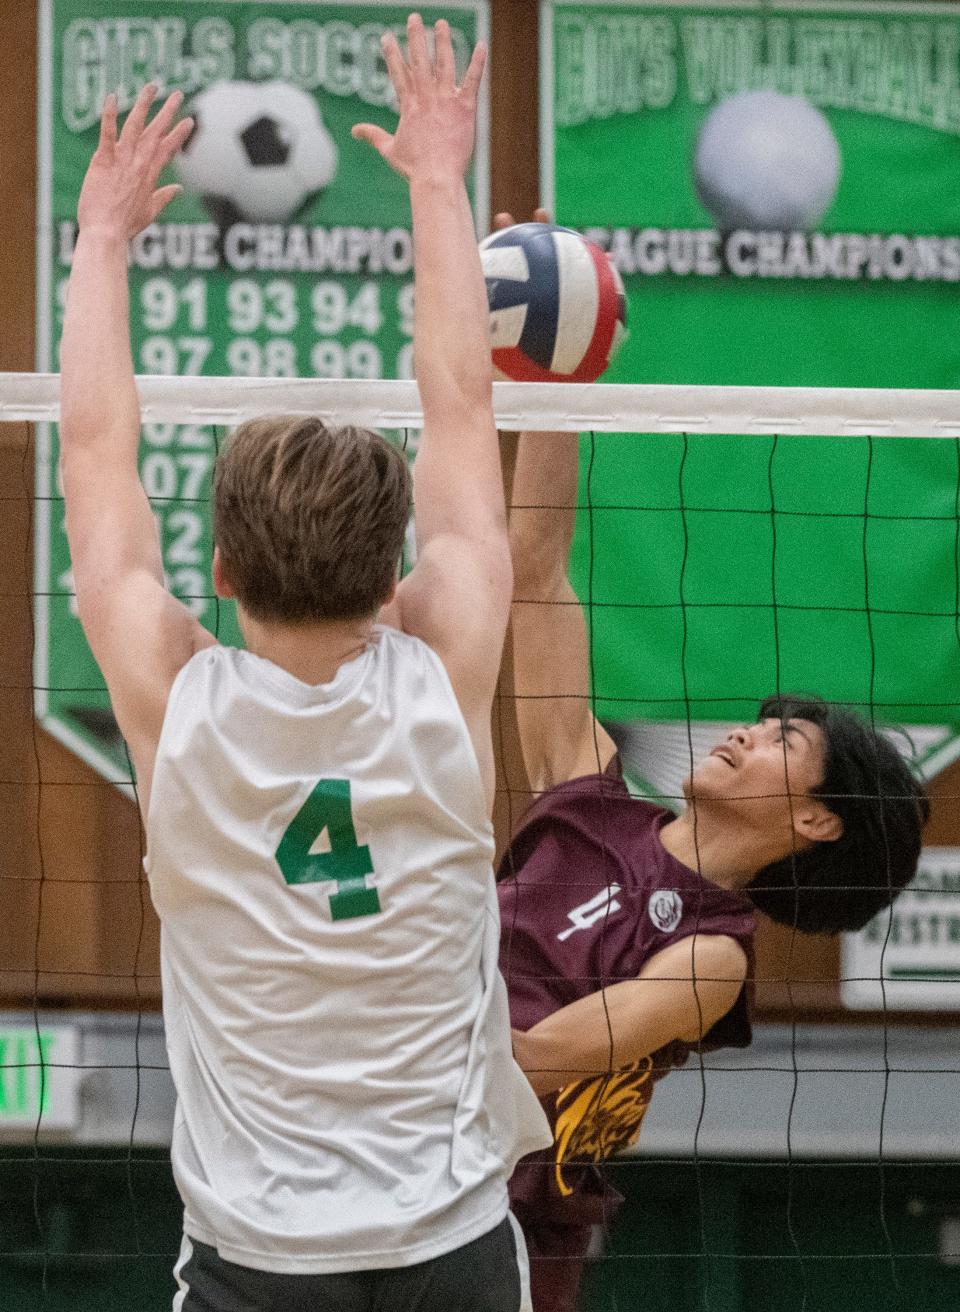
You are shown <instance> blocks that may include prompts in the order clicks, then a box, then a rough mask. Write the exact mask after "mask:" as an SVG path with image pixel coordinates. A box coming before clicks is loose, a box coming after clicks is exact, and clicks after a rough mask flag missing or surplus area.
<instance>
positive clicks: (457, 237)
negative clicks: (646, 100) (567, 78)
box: [354, 14, 511, 798]
mask: <svg viewBox="0 0 960 1312" xmlns="http://www.w3.org/2000/svg"><path fill="white" fill-rule="evenodd" d="M407 39H408V55H407V58H406V59H404V58H403V56H402V54H401V52H400V49H399V47H398V45H397V42H396V40H395V39H394V37H393V36H392V35H389V34H388V35H387V36H385V37H384V43H383V49H384V54H385V56H386V60H387V65H388V67H389V70H390V76H391V79H392V81H393V85H394V87H395V88H396V92H397V97H398V100H399V103H400V121H399V123H398V125H397V130H396V133H395V134H394V135H393V136H391V135H390V134H389V133H387V132H385V131H384V130H383V129H381V128H377V127H374V126H372V125H370V124H359V125H358V126H357V127H356V128H354V135H356V136H358V137H361V138H363V139H364V140H366V141H369V142H370V144H371V145H373V146H374V147H375V148H376V149H377V150H379V152H380V154H381V155H382V156H383V157H384V159H385V160H386V161H387V163H388V164H390V165H391V166H392V167H393V168H395V169H396V170H397V171H398V172H399V173H401V174H403V176H404V177H406V178H407V179H408V181H409V184H410V203H411V208H412V212H413V235H414V250H415V255H414V273H415V280H416V300H415V309H414V361H415V369H416V376H417V383H418V385H419V388H420V397H421V400H422V402H423V410H424V429H423V435H422V438H421V442H420V449H419V452H418V455H417V461H416V465H415V468H414V512H415V516H416V528H417V564H416V566H415V568H414V569H413V570H412V571H411V572H410V574H409V575H408V577H407V578H406V579H405V580H404V582H403V583H402V584H401V586H400V589H399V591H398V603H397V614H398V617H399V622H400V624H401V626H402V627H403V628H404V629H406V630H407V631H408V632H411V633H415V634H416V635H417V636H419V637H421V638H423V639H424V640H425V641H426V642H428V643H429V644H430V646H431V647H433V648H434V650H435V651H436V652H437V653H438V654H439V655H440V657H441V659H442V660H443V662H444V665H445V666H446V668H447V671H448V673H449V675H450V678H451V682H452V683H453V687H454V691H455V692H456V695H457V698H458V700H459V702H460V705H461V708H462V709H463V712H464V716H465V718H466V720H467V724H468V726H469V728H470V732H471V735H472V738H473V742H474V745H475V747H476V749H477V754H478V757H479V759H480V763H481V770H482V772H483V774H484V779H485V783H486V786H487V790H488V794H489V796H490V797H491V798H492V793H493V755H492V749H491V743H490V707H491V703H492V699H493V693H494V689H495V687H496V678H497V670H498V668H499V663H500V655H501V651H502V647H503V635H504V632H505V630H506V625H507V619H508V615H509V606H510V588H511V575H510V552H509V544H508V541H507V531H506V514H505V510H504V501H503V485H502V479H501V473H500V457H499V448H498V443H497V434H496V429H495V426H494V421H493V401H492V387H491V379H492V367H491V361H490V342H489V327H488V324H489V309H488V305H487V296H486V288H485V284H484V280H483V274H482V272H481V268H480V257H479V254H478V251H477V239H476V233H475V231H474V226H473V216H472V214H471V211H470V203H469V200H468V197H467V191H466V187H465V185H464V174H465V172H466V168H467V165H468V163H469V160H470V156H471V154H472V151H473V143H474V136H475V130H476V110H477V94H478V91H479V87H480V81H481V77H482V75H483V67H484V62H485V51H484V48H483V46H482V45H481V46H478V47H477V49H476V50H475V51H474V53H473V58H472V60H471V62H470V67H469V68H468V69H467V72H466V75H465V76H464V79H463V83H462V85H461V86H460V87H459V88H458V87H457V84H456V70H455V67H454V57H453V47H452V44H451V41H450V29H449V26H448V25H447V23H446V22H444V21H441V22H438V23H437V24H436V27H435V29H434V44H435V54H434V57H433V58H432V59H431V57H430V53H429V50H428V46H427V40H426V33H425V31H424V27H423V21H422V19H421V18H420V16H419V15H418V14H412V15H411V16H410V19H409V20H408V24H407Z"/></svg>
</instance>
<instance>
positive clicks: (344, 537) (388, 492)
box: [213, 415, 410, 623]
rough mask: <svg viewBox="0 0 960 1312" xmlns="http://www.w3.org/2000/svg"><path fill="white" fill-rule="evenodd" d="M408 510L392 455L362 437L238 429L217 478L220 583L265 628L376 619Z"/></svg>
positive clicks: (384, 445)
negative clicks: (226, 584) (227, 585)
mask: <svg viewBox="0 0 960 1312" xmlns="http://www.w3.org/2000/svg"><path fill="white" fill-rule="evenodd" d="M409 507H410V476H409V472H408V470H407V462H406V459H405V457H404V456H403V454H402V453H401V452H400V451H398V450H397V449H396V448H394V447H392V446H391V445H390V444H389V443H388V442H386V441H385V440H384V439H383V438H382V437H380V436H378V435H377V434H376V433H371V432H369V431H368V430H366V429H363V428H353V427H349V426H344V427H342V428H334V427H328V426H327V425H326V424H324V423H323V422H322V421H321V420H319V419H312V418H307V419H304V418H300V417H290V416H284V415H281V416H277V417H272V418H266V419H255V420H252V421H251V422H249V423H246V424H241V426H240V427H239V428H238V429H236V431H235V432H234V433H233V434H232V435H231V436H230V438H229V440H228V441H227V443H226V444H225V446H224V448H223V450H222V451H221V452H220V455H219V456H218V458H217V463H216V468H215V470H214V478H213V532H214V540H215V542H216V544H217V546H218V547H219V550H220V558H221V562H222V565H223V570H224V574H225V576H226V578H227V580H228V582H229V583H230V586H231V587H232V588H233V590H234V591H235V592H236V594H237V599H238V601H239V602H240V603H241V605H242V606H243V607H244V609H245V610H246V611H247V612H248V613H249V614H250V615H251V616H253V618H254V619H258V620H261V621H271V620H272V621H282V622H287V623H303V622H305V621H311V620H349V619H360V618H364V617H367V616H370V615H374V614H375V613H376V611H377V609H378V608H379V606H380V605H381V603H382V602H383V601H384V599H385V598H386V596H387V594H388V592H389V590H390V585H391V582H392V581H393V579H394V578H395V577H396V571H397V565H398V562H399V558H400V551H401V548H402V545H403V536H404V532H405V530H406V525H407V519H408V515H409Z"/></svg>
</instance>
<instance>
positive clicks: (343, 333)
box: [35, 0, 489, 780]
mask: <svg viewBox="0 0 960 1312" xmlns="http://www.w3.org/2000/svg"><path fill="white" fill-rule="evenodd" d="M421 8H422V12H423V16H424V19H425V21H426V22H428V23H433V22H434V21H435V20H436V19H437V18H440V17H445V18H448V19H449V20H450V24H451V35H452V38H453V44H454V49H455V53H456V56H457V61H458V65H459V66H460V69H461V71H462V70H463V69H464V68H465V66H466V61H467V60H468V58H469V54H470V51H471V50H472V48H473V46H474V44H475V43H476V42H477V40H479V39H486V38H487V36H488V21H487V6H486V0H445V3H444V4H443V5H442V6H441V5H437V4H427V5H424V6H422V7H421ZM407 13H408V6H407V5H406V4H397V3H390V4H386V3H378V2H377V0H363V2H362V3H361V2H360V0H337V3H318V4H311V3H277V4H269V5H262V4H261V5H254V4H244V3H234V2H231V0H226V2H225V0H216V2H214V0H209V2H208V0H196V2H194V0H187V3H183V2H182V0H178V3H167V2H166V0H130V2H129V3H125V2H124V0H45V2H44V3H43V4H42V5H41V18H40V21H41V33H40V36H41V41H40V45H41V91H40V115H41V121H40V170H39V197H40V199H39V243H38V250H39V270H38V288H39V291H38V322H39V331H38V348H39V349H38V357H39V358H38V367H39V368H40V369H42V370H48V369H49V370H55V369H56V368H57V349H58V342H59V338H60V331H61V325H62V319H63V305H64V300H65V294H66V287H67V280H68V277H69V274H70V262H71V258H72V254H73V249H74V244H75V241H76V204H77V196H78V194H79V190H80V184H81V182H82V179H83V175H84V171H85V169H86V166H87V164H88V163H89V160H90V156H91V155H92V153H93V151H94V149H95V148H96V144H97V135H98V120H99V114H100V109H101V106H102V104H103V100H104V97H105V96H106V94H107V93H108V92H109V91H117V92H118V94H119V100H120V108H121V111H125V110H126V109H128V108H129V107H130V106H131V105H132V103H133V100H134V97H135V95H136V92H137V90H138V88H139V87H141V86H142V85H143V84H144V83H145V82H148V81H150V80H154V81H156V82H158V83H159V85H160V87H161V88H162V90H163V91H172V90H174V89H177V88H179V89H180V90H182V91H183V92H184V94H185V97H186V105H185V112H189V113H191V114H193V115H194V117H195V118H196V120H197V126H196V129H195V131H194V133H193V135H192V137H191V138H190V140H189V142H188V143H187V146H186V148H185V150H184V151H183V153H182V155H181V156H180V157H179V159H178V160H177V161H176V162H175V164H174V166H173V167H172V168H171V170H170V178H169V180H170V181H179V182H181V183H182V184H183V187H184V192H183V194H182V196H180V197H179V198H178V199H177V200H175V201H174V202H173V203H172V204H171V205H170V206H169V208H168V209H167V210H165V211H164V213H163V215H162V216H161V218H160V221H159V222H158V223H156V224H153V225H152V226H151V227H150V228H148V229H147V230H146V231H145V232H144V233H142V234H141V235H140V236H139V237H138V238H136V239H135V240H134V241H133V242H132V243H131V248H130V316H131V338H132V343H133V354H134V365H135V368H136V370H137V372H138V373H157V374H213V375H217V374H232V375H253V376H266V377H289V378H295V377H321V378H402V377H410V376H412V332H413V247H412V242H411V236H410V206H409V199H408V195H407V188H406V184H405V182H404V181H403V179H402V178H400V177H398V176H397V175H396V174H394V173H392V172H391V170H390V169H388V168H387V166H386V165H385V164H384V163H383V161H382V160H381V159H380V157H379V156H378V155H377V154H376V153H375V152H374V151H373V150H371V149H370V147H369V146H367V145H365V144H364V143H362V142H356V141H353V140H352V138H351V136H350V129H351V127H352V126H353V124H354V123H356V122H358V121H361V120H364V121H369V122H374V123H378V124H380V125H382V126H383V127H385V128H387V129H392V128H393V126H394V125H395V124H396V110H395V107H394V103H393V92H392V88H391V86H390V81H389V78H388V76H387V71H386V66H385V64H384V62H383V59H382V57H381V54H380V37H381V34H382V33H383V31H384V30H385V29H391V30H393V31H395V32H396V33H397V35H398V36H400V37H401V40H402V39H403V37H404V33H405V30H406V18H407ZM484 85H485V87H486V83H485V84H484ZM482 94H483V95H484V96H486V91H485V90H484V92H483V93H482ZM488 149H489V127H488V107H487V102H486V100H485V99H484V100H483V102H482V103H481V108H480V121H479V129H478V142H477V151H476V157H475V163H474V168H473V172H472V176H471V178H470V179H469V183H470V186H471V189H472V197H473V201H474V207H475V212H476V214H477V215H478V216H479V217H480V219H481V221H482V223H483V224H484V225H485V224H486V222H487V215H488V213H489V195H488ZM222 436H223V434H222V433H216V432H214V431H213V430H212V429H209V428H198V427H187V426H183V425H176V424H149V425H146V426H145V428H144V433H143V441H142V446H141V458H140V467H141V474H142V478H143V482H144V485H145V486H146V489H147V492H148V494H149V495H150V496H151V498H152V499H153V504H154V509H155V512H156V514H157V519H158V522H159V525H160V532H161V538H162V543H163V551H164V561H165V565H166V569H167V572H168V575H169V579H170V584H171V587H172V588H173V591H174V592H175V593H176V594H177V595H179V596H180V597H182V598H183V599H184V600H185V601H186V602H187V604H188V605H190V606H191V608H192V609H193V610H194V611H195V613H196V614H197V615H198V616H199V617H200V619H201V620H202V621H203V623H204V624H206V625H207V626H208V627H209V628H211V629H213V630H215V631H217V632H218V633H220V634H222V635H223V636H224V637H225V638H226V639H227V640H228V641H232V640H236V639H237V636H238V635H237V633H236V628H235V621H234V617H233V609H232V607H230V606H221V605H220V604H219V603H218V602H217V601H216V599H215V598H214V597H212V596H211V593H212V586H211V582H210V557H211V541H210V516H209V491H210V475H211V471H212V467H213V461H214V457H215V454H216V445H217V443H218V441H219V440H220V438H221V437H222ZM41 437H42V440H41V442H40V444H39V450H38V466H37V494H38V498H39V499H38V515H37V531H36V536H35V541H36V591H37V594H38V597H37V611H36V625H37V656H36V671H35V683H36V686H37V689H38V693H37V698H38V707H37V710H38V714H39V715H40V716H41V717H42V720H43V723H44V725H45V727H46V728H48V729H49V730H50V731H51V732H52V733H54V734H55V735H56V736H57V737H58V738H60V739H61V740H62V741H64V742H65V743H67V745H68V746H70V747H71V748H73V749H74V750H75V751H77V752H78V753H79V754H80V755H81V756H82V757H83V758H84V759H85V760H87V761H88V762H89V763H90V764H92V765H93V766H94V767H95V768H96V769H98V770H100V771H101V772H102V773H104V774H105V775H106V776H107V777H108V778H110V779H114V780H122V779H125V778H129V774H130V770H129V765H128V763H127V760H126V755H125V752H124V749H123V744H122V742H121V740H120V737H119V734H118V732H117V728H116V723H115V721H114V719H113V716H112V714H111V711H110V706H109V701H108V699H107V696H106V693H105V691H103V681H102V679H101V676H100V674H99V671H98V670H97V667H96V665H95V663H94V661H93V658H92V656H91V655H90V652H89V650H88V648H87V645H86V642H85V640H84V638H83V635H82V633H81V630H80V624H79V621H78V619H77V615H76V608H75V604H74V601H73V598H72V596H71V595H70V594H71V591H72V579H71V574H70V561H69V555H68V551H67V542H66V536H65V533H64V530H63V504H62V501H61V500H59V497H58V492H59V490H58V488H57V485H56V466H57V443H56V435H55V433H52V432H51V433H45V434H42V435H41ZM51 498H52V499H51Z"/></svg>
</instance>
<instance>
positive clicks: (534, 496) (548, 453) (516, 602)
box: [510, 433, 616, 792]
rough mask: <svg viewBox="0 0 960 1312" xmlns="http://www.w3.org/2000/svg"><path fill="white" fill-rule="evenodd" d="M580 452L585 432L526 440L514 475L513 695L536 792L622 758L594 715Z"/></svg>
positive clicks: (525, 435)
mask: <svg viewBox="0 0 960 1312" xmlns="http://www.w3.org/2000/svg"><path fill="white" fill-rule="evenodd" d="M578 445H579V444H578V438H577V435H576V433H521V434H520V439H519V442H518V444H517V456H516V464H515V467H514V475H513V489H512V496H511V511H510V550H511V555H512V557H513V574H514V588H513V612H512V618H511V626H510V634H511V654H512V670H513V684H514V686H513V692H514V695H515V696H516V699H517V700H516V717H517V726H518V729H519V734H520V746H521V750H522V753H523V761H524V766H525V768H526V772H527V777H528V779H529V781H530V786H531V788H532V789H533V790H534V792H542V791H543V790H544V789H547V788H551V787H553V785H555V784H558V783H563V782H564V781H565V780H567V779H576V778H579V777H580V776H581V775H587V774H596V773H597V772H598V771H602V770H604V769H606V767H607V765H608V764H609V763H610V759H611V757H612V756H613V754H614V752H615V751H616V746H615V744H614V742H613V740H612V738H610V736H609V734H607V732H606V730H605V729H604V728H603V727H602V725H601V724H600V723H599V722H598V721H597V720H596V719H595V718H594V716H593V713H592V711H591V709H590V659H589V648H588V639H587V626H586V621H585V618H584V614H583V610H582V608H581V606H580V602H579V600H578V598H577V594H576V593H575V592H574V590H573V588H572V586H571V584H570V581H569V579H568V577H567V564H568V560H569V556H570V544H571V542H572V541H573V530H574V523H575V520H576V504H577V455H578Z"/></svg>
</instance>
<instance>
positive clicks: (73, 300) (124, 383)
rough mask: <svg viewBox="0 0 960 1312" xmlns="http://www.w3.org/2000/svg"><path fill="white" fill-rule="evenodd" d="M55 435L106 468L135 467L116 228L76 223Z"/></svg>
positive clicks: (122, 265)
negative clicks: (94, 453) (98, 455)
mask: <svg viewBox="0 0 960 1312" xmlns="http://www.w3.org/2000/svg"><path fill="white" fill-rule="evenodd" d="M60 371H61V380H60V404H61V420H60V438H61V445H62V449H63V453H64V457H65V458H66V459H69V456H70V453H71V451H72V450H73V449H77V450H80V449H83V450H85V451H91V450H99V451H101V452H102V455H103V458H104V459H109V460H110V462H111V464H112V465H113V467H114V468H116V467H117V465H118V464H120V463H121V462H126V463H128V464H129V465H130V467H131V468H132V469H133V470H134V471H135V470H136V462H137V443H138V441H139V434H140V408H139V401H138V398H137V391H136V385H135V383H134V375H133V360H132V357H131V353H130V330H129V324H128V291H127V242H126V239H125V238H124V237H123V236H122V235H121V234H113V233H110V232H104V231H100V230H96V229H95V230H93V231H89V232H87V231H84V230H81V232H80V236H79V238H78V240H77V247H76V251H75V253H74V259H73V267H72V270H71V273H70V286H69V291H68V294H67V308H66V314H65V316H64V324H63V340H62V343H61V348H60Z"/></svg>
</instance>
